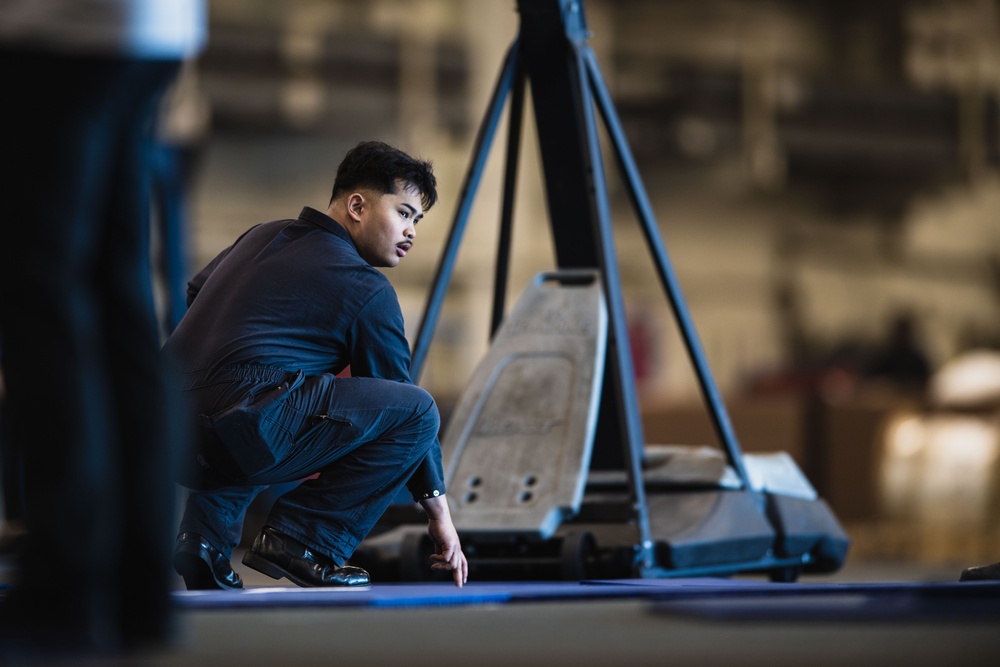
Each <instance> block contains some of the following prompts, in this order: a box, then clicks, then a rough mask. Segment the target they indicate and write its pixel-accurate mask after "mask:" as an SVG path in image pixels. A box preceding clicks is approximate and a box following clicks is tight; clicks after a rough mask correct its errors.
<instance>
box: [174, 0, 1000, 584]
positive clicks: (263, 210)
mask: <svg viewBox="0 0 1000 667" xmlns="http://www.w3.org/2000/svg"><path fill="white" fill-rule="evenodd" d="M210 7H211V33H210V42H209V46H208V49H207V50H206V51H205V52H204V54H203V55H202V56H201V57H200V58H199V59H198V61H196V62H192V63H190V66H189V67H188V68H187V71H186V73H185V76H184V77H183V78H182V79H181V80H180V81H179V83H178V85H177V86H176V88H175V90H174V94H173V95H171V96H170V98H169V99H168V100H167V104H166V106H165V109H164V117H163V127H162V136H163V140H164V144H165V145H166V146H170V147H172V148H173V149H176V150H177V151H178V153H179V154H181V155H183V156H184V160H183V162H182V164H183V166H184V177H185V178H186V179H188V182H189V184H190V190H189V195H190V197H189V199H188V201H187V202H186V203H185V204H184V210H185V211H186V214H187V215H186V221H185V222H184V227H185V228H186V230H187V233H186V237H185V239H184V248H185V251H184V252H185V254H184V262H185V269H184V270H185V271H186V272H187V274H188V275H191V274H193V273H194V272H195V271H196V270H198V269H199V268H200V267H201V266H203V265H204V264H205V263H206V262H207V261H209V260H210V259H211V258H212V257H213V256H214V255H215V254H216V253H217V252H218V251H219V250H221V249H223V248H224V247H226V246H227V245H229V244H230V243H231V242H232V241H233V240H234V239H235V238H236V236H237V235H238V234H240V233H241V232H243V231H244V230H245V229H246V228H248V227H249V226H251V225H253V224H256V223H258V222H263V221H266V220H270V219H276V218H288V217H295V216H296V215H297V214H298V212H299V210H300V208H301V207H302V206H304V205H308V206H313V207H315V208H318V209H321V210H325V208H326V205H327V201H328V199H329V193H330V189H331V187H332V184H333V177H334V173H335V169H336V166H337V165H338V164H339V162H340V159H341V158H342V156H343V154H344V153H345V152H346V150H347V149H348V148H349V147H351V146H352V145H353V144H355V143H356V142H358V141H360V140H363V139H371V138H375V139H381V140H384V141H387V142H390V143H393V144H396V145H398V146H400V147H401V148H403V149H404V150H407V151H408V152H410V153H413V154H416V155H419V156H421V157H424V158H426V159H430V160H432V161H433V162H434V164H435V170H436V173H437V175H438V180H439V184H440V194H441V199H440V201H439V203H438V205H437V206H436V207H435V208H434V209H433V210H432V211H431V212H430V214H429V215H428V216H427V217H426V218H425V219H424V221H423V222H422V223H421V224H420V226H419V228H418V238H417V244H416V247H415V248H414V250H415V251H414V252H412V253H410V254H409V255H408V256H407V258H406V261H405V262H403V264H402V265H401V266H400V267H399V268H397V269H394V270H392V271H389V272H388V273H387V275H388V276H389V278H390V280H391V281H392V283H393V285H394V286H395V288H396V290H397V292H398V293H399V296H400V299H401V302H402V304H403V310H404V315H405V316H406V321H407V328H408V330H409V332H410V333H411V336H412V334H415V332H416V330H417V326H418V325H419V322H420V318H421V316H422V313H423V308H424V303H425V300H426V298H427V294H428V289H429V285H430V283H431V280H432V277H433V274H434V270H435V268H436V266H437V262H438V260H439V259H440V256H441V253H442V249H443V247H444V241H445V236H446V234H447V232H448V230H449V227H450V224H451V219H452V216H453V214H454V210H455V206H456V203H457V200H458V196H459V188H460V187H461V184H462V180H463V176H464V174H465V171H466V169H467V165H468V162H469V159H470V157H471V152H472V144H473V140H474V136H475V132H476V129H477V128H478V126H479V124H480V121H481V117H482V114H483V113H484V111H485V109H486V105H487V101H488V99H489V95H490V93H491V92H492V90H493V87H494V85H495V81H496V77H497V75H498V73H499V70H500V66H501V63H502V60H503V56H504V53H505V51H506V49H507V48H508V46H509V45H510V43H511V41H512V40H513V39H514V38H515V36H516V33H517V29H518V15H517V12H516V5H515V2H514V0H488V1H487V0H284V1H283V2H269V1H266V0H212V1H211V3H210ZM585 10H586V15H587V21H588V25H589V27H590V30H591V32H592V34H593V35H592V38H591V46H592V47H593V49H594V50H595V52H596V54H597V57H598V61H599V63H600V66H601V69H602V72H603V74H604V77H605V79H606V81H607V84H608V87H609V89H610V91H611V93H612V95H613V97H614V100H615V104H616V106H617V109H618V112H619V115H620V116H621V120H622V123H623V126H624V129H625V132H626V134H627V136H628V139H629V141H630V144H631V147H632V150H633V152H634V154H635V158H636V160H637V162H638V166H639V169H640V172H641V174H642V178H643V183H644V184H645V187H646V190H647V191H648V193H649V196H650V198H651V201H652V205H653V208H654V211H655V214H656V217H657V220H658V224H659V227H660V231H661V233H662V236H663V239H664V242H665V244H666V248H667V252H668V254H669V256H670V258H671V260H672V262H673V264H674V267H675V269H676V271H677V273H678V277H679V280H680V283H681V287H682V289H683V291H684V295H685V297H686V299H687V302H688V306H689V307H690V309H691V313H692V317H693V320H694V323H695V326H696V328H697V330H698V333H699V335H700V338H701V341H702V343H703V345H704V348H705V351H706V353H707V356H708V360H709V363H710V365H711V368H712V370H713V373H714V375H715V378H716V381H717V382H718V383H719V385H720V388H721V389H722V392H723V394H724V396H725V400H726V404H727V406H728V408H729V411H730V413H731V417H732V419H733V423H734V426H735V429H736V432H737V435H738V437H739V439H740V442H741V444H742V446H743V448H744V449H745V450H746V451H752V452H765V451H786V452H788V453H789V454H790V455H791V456H792V457H793V458H794V459H795V460H796V461H797V462H798V464H799V466H800V467H801V468H802V469H803V470H804V471H805V473H806V474H807V476H808V477H809V479H810V480H811V481H812V482H813V484H814V485H815V486H816V487H817V490H818V491H819V493H820V494H821V496H823V497H824V498H825V499H826V500H827V502H828V503H829V504H830V505H831V506H832V508H833V510H834V512H835V513H836V514H837V516H838V517H839V518H840V520H841V521H842V522H843V523H844V526H845V528H846V529H847V531H848V533H849V534H850V535H851V537H852V539H853V546H852V554H851V556H850V559H862V560H870V561H885V562H891V561H900V560H907V561H913V562H920V563H927V564H932V565H940V566H944V567H950V566H952V564H954V566H955V567H959V568H960V567H965V566H968V565H972V564H977V563H984V562H994V561H996V560H998V559H1000V494H998V492H997V487H998V485H997V480H998V478H1000V473H998V469H1000V463H998V451H1000V417H998V415H1000V224H998V220H997V217H998V212H1000V113H998V92H1000V2H997V1H996V0H864V1H861V0H739V1H736V0H586V2H585ZM528 105H529V106H528V109H529V111H528V115H527V116H526V121H527V122H526V125H527V128H526V131H525V133H524V138H523V143H522V160H521V168H520V172H519V183H518V200H517V208H516V212H515V221H514V254H513V263H512V267H511V269H512V271H511V277H510V283H509V285H508V288H509V293H510V295H511V296H510V298H509V300H508V303H513V301H514V300H515V299H516V298H517V296H518V295H519V294H520V293H521V292H522V291H523V289H524V287H525V285H526V284H527V282H528V281H529V280H530V278H531V276H533V275H534V274H535V273H537V272H539V271H542V270H547V269H551V268H554V267H555V263H554V258H553V254H552V250H551V245H550V232H549V227H548V219H547V213H546V209H545V201H544V192H543V189H542V184H541V178H540V171H539V165H538V163H537V155H538V152H537V143H536V138H535V136H534V134H533V127H531V125H532V123H533V119H532V118H531V115H530V113H531V112H530V95H529V102H528ZM498 136H499V139H498V141H497V142H496V145H495V146H494V149H493V151H492V153H491V159H490V163H489V167H488V169H487V172H486V175H485V178H484V181H483V184H482V186H481V188H480V190H479V193H478V196H477V198H476V204H475V207H474V209H473V213H472V217H471V220H470V224H469V228H468V231H467V232H466V235H465V241H464V243H463V244H462V248H461V253H460V254H459V256H458V262H457V267H456V271H455V277H454V279H453V281H452V283H451V288H450V290H449V293H448V298H447V301H446V303H445V307H444V312H443V314H442V317H441V320H440V323H439V326H438V328H437V333H436V336H435V338H434V343H433V345H432V348H431V352H430V355H429V358H428V362H427V366H426V371H425V372H424V375H423V377H422V378H421V384H422V385H423V386H425V387H426V388H427V389H428V390H430V391H431V392H432V393H433V394H434V395H435V396H436V397H437V398H438V400H439V403H440V405H441V408H442V413H443V415H444V416H445V417H446V416H447V412H448V410H449V408H450V406H451V405H453V404H454V403H455V401H456V400H457V398H458V396H459V395H460V393H461V392H462V390H463V388H464V386H465V383H466V381H467V380H468V378H469V376H470V375H471V373H472V371H473V369H474V367H475V364H476V363H477V362H478V361H479V359H480V358H481V357H482V355H483V354H484V352H485V351H486V349H487V341H488V329H489V317H490V307H491V290H492V271H493V264H494V257H495V251H496V244H497V233H498V220H499V217H500V195H501V188H502V168H503V141H504V139H503V137H504V136H505V133H504V127H503V126H502V127H501V131H500V134H499V135H498ZM609 185H610V187H611V195H612V208H613V216H614V226H615V238H616V244H617V252H618V254H619V258H620V262H621V266H622V272H623V289H624V292H625V297H626V309H627V312H628V318H629V329H630V335H631V343H632V347H633V356H634V358H635V373H636V380H637V385H638V389H639V396H640V400H641V407H642V414H643V425H644V430H645V434H646V441H647V442H648V443H650V444H653V443H656V444H692V445H695V444H714V443H715V442H716V441H715V437H714V435H713V432H712V429H711V426H710V423H709V419H708V416H707V413H706V412H705V409H704V407H703V405H702V402H701V398H700V394H699V392H698V389H697V382H696V379H695V376H694V374H693V372H692V369H691V365H690V363H689V361H688V358H687V355H686V352H685V350H684V347H683V345H682V343H681V341H680V338H679V336H678V334H677V329H676V326H675V325H674V321H673V319H672V316H671V315H670V311H669V308H668V305H667V301H666V298H665V297H664V295H663V293H662V290H661V289H660V286H659V283H658V281H657V278H656V274H655V272H654V269H653V264H652V262H651V261H650V258H649V254H648V252H647V250H646V246H645V243H644V241H643V239H642V236H641V232H640V227H639V225H638V224H637V222H636V219H635V217H634V215H633V213H632V210H631V207H630V206H629V204H628V202H627V200H626V197H625V195H624V192H623V190H622V188H621V187H620V184H619V181H618V179H617V176H616V174H613V173H612V174H609ZM166 299H167V297H166V296H163V300H164V303H165V302H166ZM411 342H412V337H411ZM955 574H956V577H957V574H958V570H956V571H955Z"/></svg>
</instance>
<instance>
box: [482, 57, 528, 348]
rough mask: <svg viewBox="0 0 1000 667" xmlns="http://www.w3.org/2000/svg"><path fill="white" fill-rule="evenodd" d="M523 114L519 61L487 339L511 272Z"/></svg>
mask: <svg viewBox="0 0 1000 667" xmlns="http://www.w3.org/2000/svg"><path fill="white" fill-rule="evenodd" d="M523 116H524V68H523V67H522V66H521V64H520V62H519V63H518V65H517V67H516V71H515V73H514V85H513V90H512V91H511V96H510V109H509V112H508V114H507V162H506V167H505V170H504V185H503V208H502V210H501V213H500V235H499V240H498V242H497V261H496V269H495V275H494V279H493V319H492V321H491V323H490V340H492V339H493V337H494V336H496V333H497V330H498V329H499V328H500V323H501V322H503V316H504V310H505V309H506V295H507V278H508V276H509V274H510V243H511V227H512V223H513V218H514V197H515V193H516V191H517V165H518V155H519V151H520V146H521V119H522V117H523Z"/></svg>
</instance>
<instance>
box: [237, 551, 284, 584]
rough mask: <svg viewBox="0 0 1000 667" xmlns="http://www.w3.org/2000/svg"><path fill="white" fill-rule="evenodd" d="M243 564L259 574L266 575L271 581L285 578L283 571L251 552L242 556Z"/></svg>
mask: <svg viewBox="0 0 1000 667" xmlns="http://www.w3.org/2000/svg"><path fill="white" fill-rule="evenodd" d="M243 564H244V565H246V566H247V567H249V568H253V569H254V570H257V571H258V572H260V573H261V574H266V575H267V576H269V577H271V578H272V579H281V578H282V577H284V576H285V571H284V570H282V569H281V568H280V567H278V566H277V565H275V564H274V563H272V562H271V561H269V560H265V559H264V558H261V557H260V556H258V555H257V554H255V553H254V552H252V551H248V552H246V553H245V554H243Z"/></svg>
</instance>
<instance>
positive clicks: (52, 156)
mask: <svg viewBox="0 0 1000 667" xmlns="http://www.w3.org/2000/svg"><path fill="white" fill-rule="evenodd" d="M178 66H179V63H178V62H175V61H166V60H163V61H157V60H130V59H126V58H120V57H106V58H104V57H79V56H77V57H72V58H70V57H61V56H59V55H56V54H55V53H43V52H37V53H33V52H29V51H25V50H10V49H0V80H2V81H3V88H4V103H3V105H2V106H0V159H3V161H4V165H3V171H4V173H5V174H6V176H4V178H3V179H2V180H0V230H2V241H0V330H2V331H3V349H2V353H3V359H2V365H3V368H4V374H5V379H6V387H7V408H8V409H7V410H6V416H7V419H9V424H8V428H7V429H6V431H7V435H8V437H9V439H8V441H7V442H5V443H4V447H5V448H7V451H8V453H13V455H14V456H13V457H11V456H5V457H4V458H5V459H6V460H11V458H14V459H20V460H21V462H22V466H23V475H22V476H21V481H22V483H23V490H22V493H20V494H14V495H15V497H16V496H20V497H23V502H24V507H23V512H22V514H23V517H24V521H25V525H26V527H27V529H28V538H27V542H26V544H25V546H24V548H23V550H22V551H21V553H20V555H19V556H20V557H19V560H18V573H17V580H16V581H15V583H14V586H13V587H12V589H11V590H10V592H9V593H8V594H7V596H6V598H5V599H4V600H3V606H2V607H0V614H2V615H0V623H2V624H3V627H2V628H0V629H2V630H3V632H4V634H7V635H8V636H10V635H14V636H17V637H20V638H26V639H32V638H37V639H38V640H41V641H49V640H52V641H54V642H56V643H58V642H65V643H66V644H67V645H69V646H72V645H79V646H81V647H93V648H98V649H103V648H110V649H115V648H117V647H119V646H121V645H122V642H125V643H137V644H143V643H145V642H147V641H153V642H158V641H162V640H165V639H168V637H169V634H170V629H171V626H172V609H171V602H170V589H171V586H172V582H173V580H172V573H171V570H170V563H169V560H170V554H171V549H172V542H173V528H174V516H173V515H174V509H175V495H174V494H175V487H174V479H175V475H174V467H175V466H174V460H175V458H176V457H175V455H176V447H175V443H176V442H177V438H179V437H183V434H180V433H176V432H175V429H177V428H178V424H180V423H182V422H183V421H184V420H182V419H177V418H176V417H175V416H172V413H173V412H174V409H175V408H174V407H172V406H168V404H167V401H168V400H172V399H171V398H170V397H171V396H172V395H173V393H174V392H168V391H166V387H165V374H164V372H163V369H162V362H161V359H160V356H159V347H160V345H159V336H158V328H157V322H156V313H155V309H154V303H153V293H152V287H151V276H150V259H149V210H148V209H149V193H148V183H147V176H148V151H149V149H150V136H151V135H150V130H151V128H152V120H153V115H154V112H155V110H156V107H157V103H158V99H159V97H160V95H161V94H162V92H163V91H164V89H165V88H166V86H167V85H168V84H169V82H170V81H171V79H172V77H173V76H174V75H175V73H176V71H177V69H178ZM8 479H9V477H8ZM7 496H8V497H11V494H9V493H8V494H7Z"/></svg>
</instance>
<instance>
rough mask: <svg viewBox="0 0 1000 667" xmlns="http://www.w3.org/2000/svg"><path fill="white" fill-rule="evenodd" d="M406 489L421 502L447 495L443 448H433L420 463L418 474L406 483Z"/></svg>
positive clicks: (414, 474) (414, 498)
mask: <svg viewBox="0 0 1000 667" xmlns="http://www.w3.org/2000/svg"><path fill="white" fill-rule="evenodd" d="M406 488H407V489H408V490H409V491H410V494H411V495H412V496H413V500H414V501H416V502H420V501H421V500H426V499H428V498H437V497H438V496H443V495H444V494H445V485H444V470H443V469H442V467H441V448H440V447H433V448H432V449H431V451H430V452H428V453H427V456H426V457H424V460H423V461H421V462H420V465H419V466H418V467H417V470H416V472H414V473H413V476H412V477H410V481H409V482H407V483H406Z"/></svg>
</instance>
